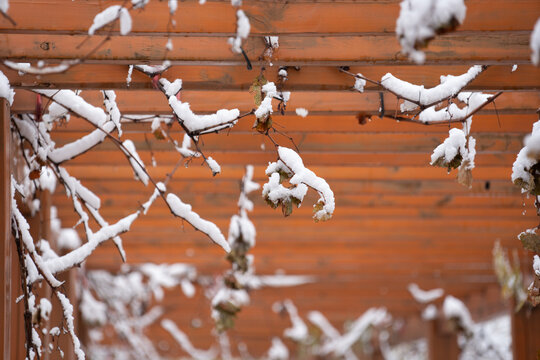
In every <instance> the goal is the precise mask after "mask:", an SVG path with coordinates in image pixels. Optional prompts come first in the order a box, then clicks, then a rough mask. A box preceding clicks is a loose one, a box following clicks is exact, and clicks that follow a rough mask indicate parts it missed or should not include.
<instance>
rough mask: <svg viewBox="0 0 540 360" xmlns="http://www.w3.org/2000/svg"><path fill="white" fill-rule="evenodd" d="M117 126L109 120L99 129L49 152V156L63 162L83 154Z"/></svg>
mask: <svg viewBox="0 0 540 360" xmlns="http://www.w3.org/2000/svg"><path fill="white" fill-rule="evenodd" d="M114 128H115V124H114V123H113V122H110V121H109V122H107V123H105V124H104V125H102V126H101V127H100V128H99V129H96V130H94V131H92V132H91V133H90V134H87V135H85V136H83V137H82V138H80V139H77V140H75V141H73V142H71V143H68V144H66V145H64V146H62V147H61V148H58V149H54V150H52V151H51V152H50V153H49V158H50V159H51V160H52V161H53V162H54V163H56V164H61V163H63V162H65V161H67V160H70V159H73V158H75V157H77V156H79V155H81V154H84V153H85V152H87V151H88V150H90V149H92V148H93V147H94V146H96V145H98V144H100V143H102V142H103V141H104V140H105V138H106V137H107V134H109V133H110V132H111V131H113V129H114Z"/></svg>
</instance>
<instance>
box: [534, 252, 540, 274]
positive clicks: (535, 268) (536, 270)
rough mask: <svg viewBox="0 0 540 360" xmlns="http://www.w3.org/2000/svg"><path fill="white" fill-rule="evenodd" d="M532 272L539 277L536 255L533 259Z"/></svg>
mask: <svg viewBox="0 0 540 360" xmlns="http://www.w3.org/2000/svg"><path fill="white" fill-rule="evenodd" d="M533 261H534V263H533V270H534V273H535V274H536V276H540V257H539V256H538V255H534V258H533Z"/></svg>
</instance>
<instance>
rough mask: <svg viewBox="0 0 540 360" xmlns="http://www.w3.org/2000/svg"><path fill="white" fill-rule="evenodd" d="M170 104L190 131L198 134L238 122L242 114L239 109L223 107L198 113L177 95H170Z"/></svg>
mask: <svg viewBox="0 0 540 360" xmlns="http://www.w3.org/2000/svg"><path fill="white" fill-rule="evenodd" d="M169 105H170V106H171V108H172V109H173V111H174V113H175V114H176V116H177V117H178V119H179V120H180V121H181V122H182V124H183V125H184V126H185V127H186V128H187V129H188V131H189V132H190V133H192V134H195V133H196V135H199V134H204V133H207V132H213V131H217V130H222V129H225V128H228V127H231V126H233V125H234V124H236V123H237V122H238V117H239V116H240V111H239V110H238V109H233V110H227V109H221V110H218V111H217V113H215V114H210V115H196V114H194V113H193V112H192V111H191V109H190V107H189V103H183V102H181V101H180V100H178V99H177V98H176V97H175V96H169Z"/></svg>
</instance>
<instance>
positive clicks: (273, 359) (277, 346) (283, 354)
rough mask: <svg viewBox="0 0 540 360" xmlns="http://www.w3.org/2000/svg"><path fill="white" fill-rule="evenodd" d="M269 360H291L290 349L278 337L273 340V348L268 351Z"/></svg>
mask: <svg viewBox="0 0 540 360" xmlns="http://www.w3.org/2000/svg"><path fill="white" fill-rule="evenodd" d="M267 357H268V359H269V360H288V359H289V349H287V347H286V346H285V344H284V343H283V341H281V339H280V338H278V337H273V338H272V347H270V349H268V356H267Z"/></svg>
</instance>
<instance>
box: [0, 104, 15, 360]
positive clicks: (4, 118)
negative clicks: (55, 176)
mask: <svg viewBox="0 0 540 360" xmlns="http://www.w3.org/2000/svg"><path fill="white" fill-rule="evenodd" d="M9 123H10V121H9V103H8V101H7V100H6V99H4V98H0V142H1V145H0V244H1V246H0V267H1V269H2V270H1V271H2V275H1V276H0V288H1V289H0V293H1V294H2V296H1V300H0V321H1V322H2V325H1V326H0V328H1V329H0V357H1V358H3V359H9V358H10V350H11V347H10V345H11V343H10V341H11V338H10V322H11V318H10V316H11V304H12V299H13V296H12V289H11V259H12V257H11V251H12V249H11V241H10V240H11V225H10V214H11V206H10V205H11V187H10V183H11V180H10V176H11V141H10V140H11V134H10V130H9Z"/></svg>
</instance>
